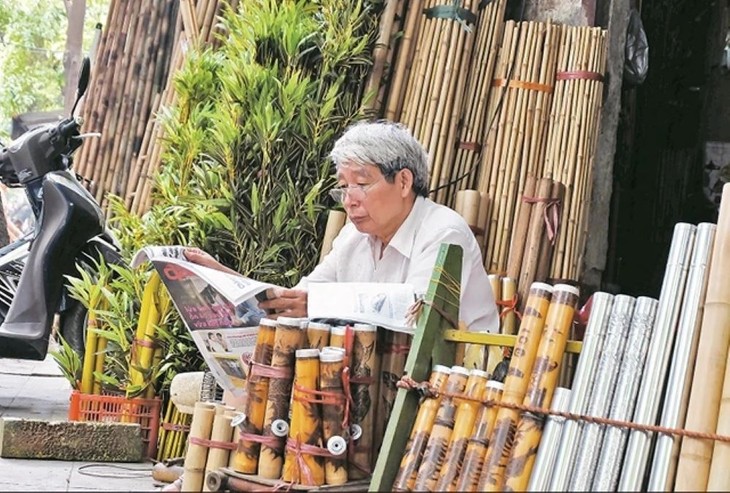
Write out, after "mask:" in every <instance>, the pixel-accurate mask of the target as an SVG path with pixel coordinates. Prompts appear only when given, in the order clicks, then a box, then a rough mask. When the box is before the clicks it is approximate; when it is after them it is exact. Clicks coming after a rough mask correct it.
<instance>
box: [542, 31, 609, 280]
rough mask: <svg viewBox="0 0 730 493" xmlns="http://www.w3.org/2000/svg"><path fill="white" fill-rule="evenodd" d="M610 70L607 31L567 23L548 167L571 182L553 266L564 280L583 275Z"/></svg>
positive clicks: (554, 273)
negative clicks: (608, 67) (595, 157)
mask: <svg viewBox="0 0 730 493" xmlns="http://www.w3.org/2000/svg"><path fill="white" fill-rule="evenodd" d="M605 70H606V31H605V30H603V29H601V28H591V27H565V28H564V29H563V31H562V33H561V36H560V52H559V56H558V68H557V73H556V75H555V79H556V80H555V91H554V95H553V104H552V111H551V112H550V129H549V132H548V141H547V153H546V156H545V167H544V171H543V176H545V177H548V178H552V179H554V180H556V181H558V182H560V183H562V184H563V185H565V199H564V202H563V206H562V208H561V219H560V225H561V226H560V231H559V233H558V239H557V242H556V244H555V254H554V256H553V262H552V270H551V276H552V277H554V278H558V279H573V280H577V278H578V276H579V275H580V270H581V262H582V255H583V246H584V243H585V237H586V235H587V224H586V217H587V209H588V204H589V202H590V196H591V187H592V180H593V160H594V154H595V148H596V142H597V140H598V131H599V128H598V127H599V117H600V113H601V108H602V97H603V76H604V73H605Z"/></svg>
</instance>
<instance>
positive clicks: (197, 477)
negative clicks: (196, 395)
mask: <svg viewBox="0 0 730 493" xmlns="http://www.w3.org/2000/svg"><path fill="white" fill-rule="evenodd" d="M214 416H215V405H214V404H211V403H209V402H196V403H195V411H194V412H193V422H192V424H191V425H190V439H191V440H209V439H210V433H211V431H212V429H213V417H214ZM207 456H208V447H207V446H205V445H201V444H198V443H194V442H192V441H191V443H190V445H189V446H188V451H187V453H186V454H185V466H184V467H185V473H184V474H183V476H182V477H183V484H182V491H202V489H203V480H204V475H203V471H204V470H205V461H206V459H207Z"/></svg>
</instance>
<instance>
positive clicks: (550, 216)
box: [522, 195, 560, 245]
mask: <svg viewBox="0 0 730 493" xmlns="http://www.w3.org/2000/svg"><path fill="white" fill-rule="evenodd" d="M522 200H523V201H525V202H527V203H528V204H537V203H544V204H546V206H545V209H544V210H543V212H542V215H543V219H544V221H545V228H546V229H547V235H548V239H549V240H550V243H552V244H553V245H554V244H555V238H556V236H557V234H558V229H559V228H560V199H554V198H550V197H546V198H540V197H529V196H527V195H523V196H522Z"/></svg>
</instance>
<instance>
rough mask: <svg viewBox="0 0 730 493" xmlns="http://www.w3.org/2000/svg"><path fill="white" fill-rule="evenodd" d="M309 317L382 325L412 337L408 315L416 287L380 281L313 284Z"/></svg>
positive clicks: (309, 290) (308, 304) (411, 327)
mask: <svg viewBox="0 0 730 493" xmlns="http://www.w3.org/2000/svg"><path fill="white" fill-rule="evenodd" d="M307 289H308V292H309V294H308V301H307V310H308V312H309V318H311V319H318V318H326V319H341V320H352V321H355V322H363V323H370V324H374V325H379V326H381V327H385V328H388V329H391V330H395V331H398V332H406V333H408V334H412V333H413V331H414V330H415V326H414V325H412V324H411V323H410V322H409V320H408V312H409V309H410V308H411V306H412V305H413V303H414V302H415V301H416V295H415V292H414V289H413V286H412V285H410V284H401V283H381V282H369V283H362V282H337V283H335V282H312V283H309V285H308V287H307Z"/></svg>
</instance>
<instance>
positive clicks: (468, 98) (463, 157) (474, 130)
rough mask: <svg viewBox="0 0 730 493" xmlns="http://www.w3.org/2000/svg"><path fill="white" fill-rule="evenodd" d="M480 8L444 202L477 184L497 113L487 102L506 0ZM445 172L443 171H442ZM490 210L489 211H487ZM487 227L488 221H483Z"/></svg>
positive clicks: (451, 199)
mask: <svg viewBox="0 0 730 493" xmlns="http://www.w3.org/2000/svg"><path fill="white" fill-rule="evenodd" d="M481 6H482V4H481V3H480V10H479V19H478V20H477V24H476V41H475V42H474V43H475V45H474V50H473V55H472V57H471V59H470V60H468V63H469V65H468V70H467V72H466V73H467V74H468V75H467V83H466V88H465V94H464V99H463V107H462V109H461V115H460V119H461V125H460V127H459V138H458V141H457V142H456V154H455V156H454V161H453V163H450V162H445V163H444V165H445V166H444V170H446V169H450V176H449V178H448V182H447V183H453V185H452V186H450V187H449V188H446V189H445V193H444V201H443V203H444V204H448V205H451V204H452V203H454V201H455V200H456V199H458V194H457V195H456V197H454V190H456V189H458V188H459V187H461V188H467V189H469V188H474V187H476V186H477V178H478V174H477V171H478V168H479V156H480V153H481V148H482V144H483V138H484V133H485V132H484V128H485V127H486V126H488V125H489V122H490V120H491V119H492V118H493V117H494V114H493V113H489V112H487V103H488V101H489V97H490V91H491V88H492V85H491V84H490V83H489V81H491V80H492V76H493V74H494V67H495V64H496V62H497V53H498V52H499V45H500V43H501V40H502V34H503V32H504V12H505V8H506V7H507V1H506V0H497V1H493V2H489V3H488V4H487V5H486V7H483V8H482V7H481ZM444 174H445V173H444V172H442V175H444ZM485 212H486V211H485ZM481 227H484V224H482V225H481Z"/></svg>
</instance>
